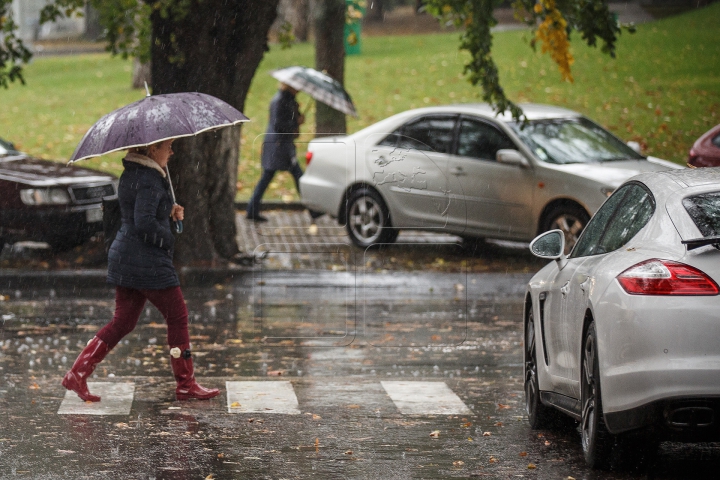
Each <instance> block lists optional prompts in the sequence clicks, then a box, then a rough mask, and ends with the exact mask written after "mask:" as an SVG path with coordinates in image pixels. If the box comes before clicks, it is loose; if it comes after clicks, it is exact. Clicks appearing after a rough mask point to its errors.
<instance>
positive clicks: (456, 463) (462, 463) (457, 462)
mask: <svg viewBox="0 0 720 480" xmlns="http://www.w3.org/2000/svg"><path fill="white" fill-rule="evenodd" d="M453 465H454V466H456V467H461V466H463V465H465V462H463V461H462V460H457V461H455V462H453Z"/></svg>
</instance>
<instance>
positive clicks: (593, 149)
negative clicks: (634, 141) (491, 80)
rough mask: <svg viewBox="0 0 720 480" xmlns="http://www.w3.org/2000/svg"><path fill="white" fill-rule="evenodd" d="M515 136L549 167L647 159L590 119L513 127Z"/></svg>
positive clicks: (534, 123)
mask: <svg viewBox="0 0 720 480" xmlns="http://www.w3.org/2000/svg"><path fill="white" fill-rule="evenodd" d="M510 126H511V127H512V128H513V130H515V133H517V135H518V136H519V137H520V139H521V140H522V141H523V143H525V145H527V146H528V148H530V150H532V151H533V152H534V153H535V155H536V156H537V157H538V158H539V159H540V160H542V161H543V162H547V163H557V164H566V163H599V162H612V161H616V160H640V159H643V158H645V157H643V156H642V155H640V154H639V153H637V152H636V151H635V150H633V149H632V148H630V147H628V146H627V145H626V144H625V143H623V142H622V141H621V140H619V139H617V138H616V137H615V136H614V135H612V134H611V133H610V132H608V131H607V130H605V129H604V128H602V127H600V126H599V125H596V124H594V123H593V122H591V121H590V120H588V119H587V118H583V117H580V118H562V119H552V120H533V121H529V122H528V123H527V124H525V126H524V127H523V126H522V122H517V123H511V124H510Z"/></svg>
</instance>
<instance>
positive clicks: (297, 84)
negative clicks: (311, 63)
mask: <svg viewBox="0 0 720 480" xmlns="http://www.w3.org/2000/svg"><path fill="white" fill-rule="evenodd" d="M270 75H272V76H273V78H275V79H277V80H279V81H281V82H282V83H284V84H286V85H290V86H291V87H292V88H294V89H295V90H299V91H302V92H305V93H307V94H308V95H310V96H311V97H312V98H314V99H315V100H317V101H318V102H322V103H324V104H326V105H329V106H330V107H332V108H334V109H335V110H339V111H341V112H343V113H345V114H347V115H352V116H353V117H357V111H356V110H355V105H353V102H352V99H351V98H350V95H349V94H348V93H347V92H346V91H345V89H344V88H343V86H342V85H341V84H340V82H338V81H337V80H335V79H334V78H332V77H331V76H329V75H327V74H325V73H322V72H318V71H317V70H315V69H314V68H308V67H288V68H281V69H279V70H273V71H272V72H270Z"/></svg>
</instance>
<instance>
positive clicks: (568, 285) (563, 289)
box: [560, 281, 570, 297]
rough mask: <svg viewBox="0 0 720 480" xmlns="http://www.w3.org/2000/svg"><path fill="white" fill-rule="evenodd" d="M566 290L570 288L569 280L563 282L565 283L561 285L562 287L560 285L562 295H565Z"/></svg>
mask: <svg viewBox="0 0 720 480" xmlns="http://www.w3.org/2000/svg"><path fill="white" fill-rule="evenodd" d="M568 290H570V282H569V281H567V282H565V285H563V286H562V287H560V293H562V294H563V297H564V296H565V295H567V293H568Z"/></svg>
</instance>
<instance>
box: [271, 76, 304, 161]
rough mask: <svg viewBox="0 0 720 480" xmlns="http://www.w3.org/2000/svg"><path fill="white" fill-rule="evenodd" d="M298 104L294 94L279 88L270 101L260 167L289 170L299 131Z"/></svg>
mask: <svg viewBox="0 0 720 480" xmlns="http://www.w3.org/2000/svg"><path fill="white" fill-rule="evenodd" d="M299 120H300V106H299V105H298V103H297V101H296V100H295V95H293V94H292V93H290V92H288V91H287V90H279V91H278V92H277V93H276V94H275V96H274V97H273V98H272V100H271V101H270V118H269V120H268V127H267V130H266V131H265V137H264V138H263V146H262V168H263V169H265V170H289V169H290V167H292V165H293V162H294V161H296V160H295V143H294V142H295V139H296V138H297V136H298V132H299V131H300V124H299V123H298V121H299Z"/></svg>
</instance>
